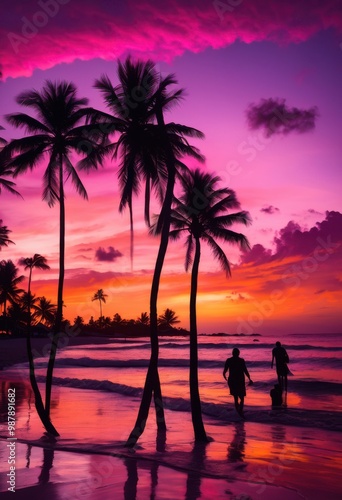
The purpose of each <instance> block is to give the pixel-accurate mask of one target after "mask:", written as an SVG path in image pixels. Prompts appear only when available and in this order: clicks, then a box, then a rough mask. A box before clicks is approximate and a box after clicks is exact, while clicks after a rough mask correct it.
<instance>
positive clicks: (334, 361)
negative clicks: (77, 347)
mask: <svg viewBox="0 0 342 500" xmlns="http://www.w3.org/2000/svg"><path fill="white" fill-rule="evenodd" d="M224 361H225V360H215V359H212V360H209V359H203V360H201V359H199V361H198V366H199V367H200V368H204V369H219V370H222V369H223V365H224ZM304 361H305V363H306V364H308V365H316V366H317V367H320V368H324V367H327V368H331V369H333V368H336V369H342V361H341V359H340V358H336V357H333V358H330V357H329V358H320V357H309V358H306V359H305V360H304ZM189 363H190V362H189V359H180V358H176V359H175V358H159V361H158V366H160V367H170V368H171V367H172V368H184V367H185V368H187V367H189ZM299 363H303V359H294V360H293V361H291V363H290V365H289V366H290V367H291V366H296V365H297V364H299ZM46 364H47V361H42V360H40V361H37V362H36V366H37V367H43V366H46ZM55 364H56V366H69V367H71V366H82V367H88V368H90V367H93V368H106V367H107V368H138V367H139V368H147V367H148V364H149V358H146V359H141V358H139V359H124V360H120V359H96V358H95V359H94V358H90V357H88V356H83V357H80V358H58V359H57V360H56V362H55ZM248 367H249V368H251V369H253V368H254V369H255V368H257V369H266V368H267V369H269V367H270V361H269V360H267V361H265V360H257V361H248Z"/></svg>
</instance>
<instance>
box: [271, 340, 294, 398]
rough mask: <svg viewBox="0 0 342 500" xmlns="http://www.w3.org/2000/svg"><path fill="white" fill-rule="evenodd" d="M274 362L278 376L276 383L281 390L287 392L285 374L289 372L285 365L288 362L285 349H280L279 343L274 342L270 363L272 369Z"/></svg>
mask: <svg viewBox="0 0 342 500" xmlns="http://www.w3.org/2000/svg"><path fill="white" fill-rule="evenodd" d="M274 360H275V362H276V370H277V375H278V382H279V385H280V387H281V388H282V390H285V392H287V374H288V373H289V372H290V370H289V368H288V366H287V363H288V362H289V361H290V360H289V356H288V354H287V352H286V349H284V347H282V345H281V343H280V342H276V346H275V347H274V349H273V350H272V363H271V368H273V363H274Z"/></svg>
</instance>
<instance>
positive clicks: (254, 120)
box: [246, 98, 318, 137]
mask: <svg viewBox="0 0 342 500" xmlns="http://www.w3.org/2000/svg"><path fill="white" fill-rule="evenodd" d="M246 115H247V123H248V126H249V128H251V129H252V130H257V129H263V130H264V132H265V134H266V136H267V137H270V136H271V135H274V134H289V133H290V132H298V133H304V132H308V131H309V130H313V129H314V128H315V123H316V119H317V116H318V109H317V108H316V107H312V108H309V109H299V108H290V107H289V106H287V105H286V104H285V99H278V98H277V99H272V98H270V99H261V101H260V103H259V104H250V105H249V107H248V108H247V111H246Z"/></svg>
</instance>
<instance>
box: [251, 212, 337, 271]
mask: <svg viewBox="0 0 342 500" xmlns="http://www.w3.org/2000/svg"><path fill="white" fill-rule="evenodd" d="M274 243H275V247H276V249H275V252H274V253H272V252H271V250H267V249H266V248H264V247H263V245H260V244H257V245H254V246H253V247H252V249H251V250H250V251H249V252H248V251H247V252H245V253H244V254H243V257H242V264H250V263H254V264H265V263H269V262H274V261H277V260H281V259H284V258H286V257H291V256H306V255H310V254H312V253H313V252H315V251H318V250H319V251H322V252H323V251H327V252H329V253H331V254H332V253H336V252H337V251H338V252H340V253H342V214H341V213H340V212H326V217H325V219H324V220H323V221H322V222H317V223H316V225H315V226H314V227H312V228H311V229H309V230H308V231H305V230H303V229H302V228H301V227H300V226H299V224H297V223H295V222H293V221H290V222H289V223H288V224H287V225H286V227H284V228H283V229H281V230H280V231H279V235H278V236H276V237H275V238H274ZM317 249H318V250H317Z"/></svg>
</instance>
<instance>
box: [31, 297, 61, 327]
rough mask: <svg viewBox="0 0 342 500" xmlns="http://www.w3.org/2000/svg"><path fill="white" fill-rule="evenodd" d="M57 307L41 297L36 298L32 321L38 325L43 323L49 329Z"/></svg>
mask: <svg viewBox="0 0 342 500" xmlns="http://www.w3.org/2000/svg"><path fill="white" fill-rule="evenodd" d="M56 313H57V306H56V305H55V304H53V303H52V302H51V300H48V299H46V298H45V297H44V296H43V297H38V301H37V303H36V306H35V313H34V319H35V321H37V322H38V323H43V325H45V326H47V327H51V326H52V325H53V323H54V321H55V318H56Z"/></svg>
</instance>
